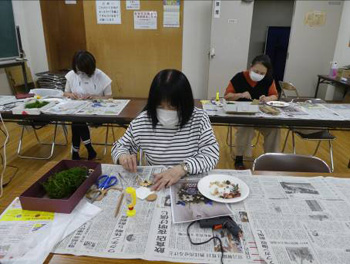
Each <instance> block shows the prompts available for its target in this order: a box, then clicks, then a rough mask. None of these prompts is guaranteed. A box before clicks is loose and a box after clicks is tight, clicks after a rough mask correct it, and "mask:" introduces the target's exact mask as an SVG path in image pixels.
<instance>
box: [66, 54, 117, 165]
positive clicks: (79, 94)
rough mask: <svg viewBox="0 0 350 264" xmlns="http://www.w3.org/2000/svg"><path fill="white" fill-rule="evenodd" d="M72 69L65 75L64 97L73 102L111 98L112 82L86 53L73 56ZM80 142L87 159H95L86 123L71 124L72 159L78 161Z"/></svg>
mask: <svg viewBox="0 0 350 264" xmlns="http://www.w3.org/2000/svg"><path fill="white" fill-rule="evenodd" d="M72 68H73V70H71V71H70V72H68V73H67V75H66V79H67V83H66V88H65V93H64V94H65V96H67V97H68V98H71V99H75V100H87V99H107V98H111V97H112V88H111V83H112V80H111V79H110V78H109V77H108V76H107V75H106V74H105V73H104V72H103V71H101V70H99V69H96V60H95V58H94V56H93V55H92V54H91V53H90V52H88V51H78V52H76V53H75V54H74V57H73V62H72ZM80 140H81V141H83V143H84V145H85V147H86V149H87V151H88V159H89V160H92V159H94V158H96V151H95V150H94V148H93V147H92V145H91V139H90V131H89V127H88V126H87V124H86V123H76V122H73V123H72V159H73V160H79V159H80V156H79V147H80Z"/></svg>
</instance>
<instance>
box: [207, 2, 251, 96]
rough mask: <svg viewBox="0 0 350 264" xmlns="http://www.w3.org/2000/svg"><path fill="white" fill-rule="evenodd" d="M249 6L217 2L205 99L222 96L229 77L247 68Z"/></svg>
mask: <svg viewBox="0 0 350 264" xmlns="http://www.w3.org/2000/svg"><path fill="white" fill-rule="evenodd" d="M253 7H254V5H253V3H245V2H242V1H221V15H220V18H213V22H212V27H211V45H210V46H211V47H212V48H215V57H214V58H213V59H211V60H210V66H209V84H208V86H209V87H208V98H212V97H214V96H215V94H216V92H219V94H220V96H223V95H224V93H225V89H226V87H227V84H228V83H229V81H230V80H231V79H232V77H233V76H234V75H235V74H236V73H237V72H240V71H242V70H245V69H246V68H247V63H248V50H249V40H250V30H251V23H252V17H253Z"/></svg>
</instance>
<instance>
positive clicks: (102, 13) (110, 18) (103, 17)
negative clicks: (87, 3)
mask: <svg viewBox="0 0 350 264" xmlns="http://www.w3.org/2000/svg"><path fill="white" fill-rule="evenodd" d="M96 17H97V24H121V12H120V1H119V0H114V1H101V0H97V1H96Z"/></svg>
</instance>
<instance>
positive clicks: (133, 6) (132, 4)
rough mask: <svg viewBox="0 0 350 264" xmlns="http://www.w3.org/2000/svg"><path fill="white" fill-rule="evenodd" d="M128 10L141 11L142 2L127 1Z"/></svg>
mask: <svg viewBox="0 0 350 264" xmlns="http://www.w3.org/2000/svg"><path fill="white" fill-rule="evenodd" d="M126 10H140V0H127V1H126Z"/></svg>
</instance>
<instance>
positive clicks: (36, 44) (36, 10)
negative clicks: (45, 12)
mask: <svg viewBox="0 0 350 264" xmlns="http://www.w3.org/2000/svg"><path fill="white" fill-rule="evenodd" d="M12 3H13V12H14V16H15V23H16V25H18V26H19V27H20V31H21V39H22V45H23V49H24V51H25V53H26V58H27V59H28V66H29V67H30V70H31V72H32V75H33V78H34V77H35V76H34V75H35V73H38V72H42V71H47V70H48V63H47V55H46V48H45V39H44V31H43V25H42V20H41V10H40V2H39V1H12ZM8 91H9V85H8V81H7V78H6V74H4V73H1V72H0V94H8Z"/></svg>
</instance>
